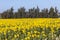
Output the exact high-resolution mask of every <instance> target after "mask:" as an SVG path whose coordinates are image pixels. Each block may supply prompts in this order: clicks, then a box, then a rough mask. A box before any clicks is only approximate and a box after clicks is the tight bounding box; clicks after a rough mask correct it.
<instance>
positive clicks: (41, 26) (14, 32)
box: [0, 18, 60, 40]
mask: <svg viewBox="0 0 60 40" xmlns="http://www.w3.org/2000/svg"><path fill="white" fill-rule="evenodd" d="M0 40H60V19H59V18H21V19H0Z"/></svg>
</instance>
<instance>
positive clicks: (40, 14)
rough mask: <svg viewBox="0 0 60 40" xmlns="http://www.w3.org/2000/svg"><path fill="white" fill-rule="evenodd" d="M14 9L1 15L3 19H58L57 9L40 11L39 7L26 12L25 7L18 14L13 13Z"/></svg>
mask: <svg viewBox="0 0 60 40" xmlns="http://www.w3.org/2000/svg"><path fill="white" fill-rule="evenodd" d="M13 11H14V9H13V7H11V8H10V9H8V10H6V11H4V12H2V13H1V18H58V9H57V8H56V7H55V9H54V8H53V7H51V8H50V10H48V9H47V8H44V9H43V10H41V11H40V9H39V7H38V6H37V8H35V7H33V8H31V9H29V10H28V11H26V10H25V8H24V7H21V8H20V9H18V11H17V12H13Z"/></svg>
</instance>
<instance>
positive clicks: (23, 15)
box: [18, 7, 26, 18]
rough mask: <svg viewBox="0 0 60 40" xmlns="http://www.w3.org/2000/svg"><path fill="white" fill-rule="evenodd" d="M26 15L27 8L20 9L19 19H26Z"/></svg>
mask: <svg viewBox="0 0 60 40" xmlns="http://www.w3.org/2000/svg"><path fill="white" fill-rule="evenodd" d="M25 15H26V13H25V8H24V7H22V8H20V9H18V18H24V17H25Z"/></svg>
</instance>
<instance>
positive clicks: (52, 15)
mask: <svg viewBox="0 0 60 40" xmlns="http://www.w3.org/2000/svg"><path fill="white" fill-rule="evenodd" d="M56 12H57V11H56ZM49 15H50V18H57V17H58V15H57V13H55V12H54V8H53V7H51V8H50V11H49Z"/></svg>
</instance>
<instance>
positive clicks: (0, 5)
mask: <svg viewBox="0 0 60 40" xmlns="http://www.w3.org/2000/svg"><path fill="white" fill-rule="evenodd" d="M37 6H39V8H40V9H43V8H50V7H51V6H53V7H55V6H56V7H57V8H58V9H59V11H60V0H0V12H3V11H5V10H7V9H9V8H11V7H13V8H14V10H15V11H16V10H17V9H18V8H20V7H25V8H26V9H29V8H33V7H37Z"/></svg>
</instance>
